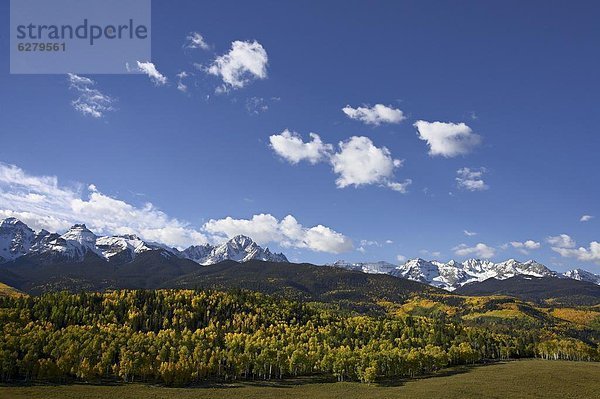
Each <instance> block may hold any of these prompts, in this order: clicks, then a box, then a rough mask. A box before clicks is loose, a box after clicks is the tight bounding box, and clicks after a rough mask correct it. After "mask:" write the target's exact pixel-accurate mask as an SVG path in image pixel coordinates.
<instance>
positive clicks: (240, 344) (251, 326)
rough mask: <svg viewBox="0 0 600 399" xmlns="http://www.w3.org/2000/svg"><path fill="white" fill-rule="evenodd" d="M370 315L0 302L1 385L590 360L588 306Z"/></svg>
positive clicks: (398, 308)
mask: <svg viewBox="0 0 600 399" xmlns="http://www.w3.org/2000/svg"><path fill="white" fill-rule="evenodd" d="M379 306H381V307H382V308H383V309H386V311H385V313H384V314H383V315H382V314H381V313H380V312H376V313H371V312H367V313H363V314H361V313H357V312H355V311H351V310H347V309H345V308H340V307H338V306H337V305H335V304H325V303H319V302H310V303H308V302H301V301H296V300H289V299H285V298H282V297H280V296H269V295H265V294H261V293H255V292H249V291H242V290H237V291H232V292H219V291H212V290H207V291H191V290H156V291H113V292H106V293H79V294H70V293H66V292H59V293H48V294H44V295H42V296H38V297H34V296H29V297H28V296H12V297H3V298H0V326H1V328H2V335H1V336H0V380H1V381H3V382H14V381H34V380H48V381H54V382H67V381H72V380H74V379H77V380H82V381H90V382H97V381H101V380H105V379H120V380H122V381H127V382H131V381H147V382H159V383H163V384H166V385H188V384H194V383H200V382H202V381H206V380H210V381H217V380H218V381H230V380H237V379H278V378H288V377H295V376H300V375H325V376H332V377H333V378H337V379H338V380H340V381H343V380H356V381H363V382H371V381H374V380H376V379H379V378H386V377H388V378H389V377H411V376H415V375H420V374H424V373H431V372H435V371H436V370H439V369H441V368H443V367H446V366H448V365H453V364H470V363H476V362H480V361H488V360H497V359H509V358H525V357H543V358H547V359H569V360H586V361H590V360H599V358H600V352H599V349H598V342H599V338H600V326H598V325H597V324H599V323H597V320H596V318H597V315H598V310H599V309H596V308H589V309H586V310H573V309H571V310H568V309H546V310H540V309H537V308H535V307H533V306H530V305H528V304H526V303H521V302H518V301H515V300H513V299H507V298H491V299H490V298H466V297H458V296H432V297H430V298H422V297H416V296H413V297H412V298H411V299H409V300H406V301H403V302H380V303H379ZM578 312H579V313H578Z"/></svg>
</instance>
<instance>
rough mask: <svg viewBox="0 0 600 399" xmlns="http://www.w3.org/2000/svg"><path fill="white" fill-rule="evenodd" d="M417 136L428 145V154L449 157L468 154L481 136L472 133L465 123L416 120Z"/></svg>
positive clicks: (477, 143) (479, 140)
mask: <svg viewBox="0 0 600 399" xmlns="http://www.w3.org/2000/svg"><path fill="white" fill-rule="evenodd" d="M413 126H414V127H416V128H417V131H418V133H419V138H420V139H421V140H424V141H426V142H427V144H428V145H429V155H431V156H435V155H441V156H443V157H447V158H451V157H455V156H457V155H465V154H468V153H469V152H471V151H472V150H473V148H475V147H476V146H477V145H479V144H480V143H481V136H479V135H477V134H475V133H473V131H472V130H471V128H470V127H469V126H467V125H466V124H465V123H445V122H427V121H422V120H420V121H416V122H415V123H414V124H413Z"/></svg>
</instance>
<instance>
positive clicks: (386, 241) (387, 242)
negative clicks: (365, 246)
mask: <svg viewBox="0 0 600 399" xmlns="http://www.w3.org/2000/svg"><path fill="white" fill-rule="evenodd" d="M385 243H386V244H393V243H394V241H392V240H385Z"/></svg>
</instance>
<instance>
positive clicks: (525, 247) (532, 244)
mask: <svg viewBox="0 0 600 399" xmlns="http://www.w3.org/2000/svg"><path fill="white" fill-rule="evenodd" d="M510 245H512V247H513V248H516V249H517V250H518V251H519V252H521V253H523V254H525V255H527V254H529V251H530V250H534V249H540V247H541V246H542V244H540V243H539V242H536V241H533V240H527V241H524V242H521V241H511V243H510Z"/></svg>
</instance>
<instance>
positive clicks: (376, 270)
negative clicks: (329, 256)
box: [328, 260, 396, 274]
mask: <svg viewBox="0 0 600 399" xmlns="http://www.w3.org/2000/svg"><path fill="white" fill-rule="evenodd" d="M328 266H333V267H339V268H342V269H346V270H356V271H360V272H363V273H371V274H391V272H392V271H393V270H394V269H395V268H396V265H394V264H392V263H388V262H383V261H381V262H358V263H350V262H346V261H343V260H338V261H337V262H334V263H332V264H330V265H328Z"/></svg>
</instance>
